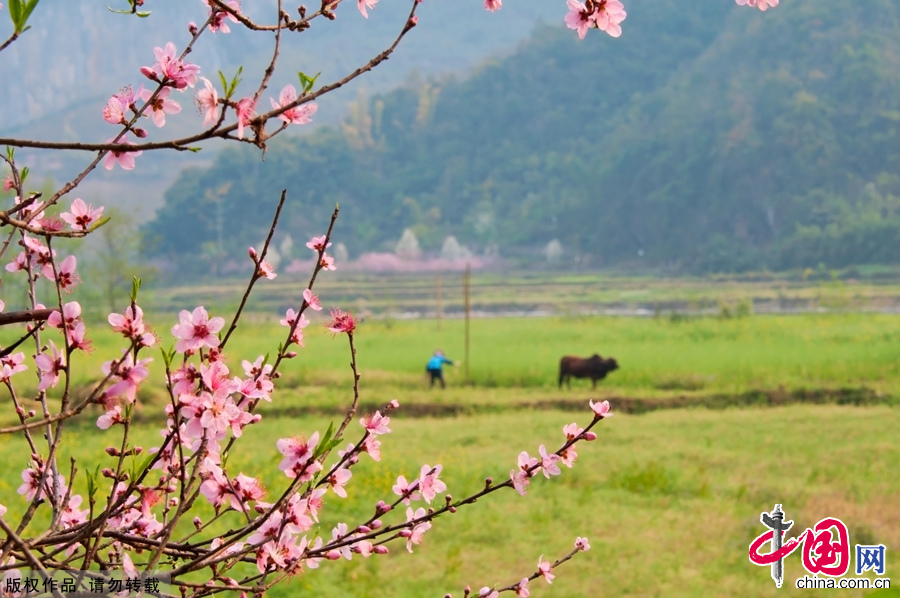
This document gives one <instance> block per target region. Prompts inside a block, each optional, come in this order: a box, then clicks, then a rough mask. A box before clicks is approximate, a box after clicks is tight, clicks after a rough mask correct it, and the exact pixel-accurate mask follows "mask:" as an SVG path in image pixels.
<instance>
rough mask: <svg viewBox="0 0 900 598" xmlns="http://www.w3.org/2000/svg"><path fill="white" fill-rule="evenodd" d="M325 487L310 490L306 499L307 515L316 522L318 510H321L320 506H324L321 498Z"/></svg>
mask: <svg viewBox="0 0 900 598" xmlns="http://www.w3.org/2000/svg"><path fill="white" fill-rule="evenodd" d="M325 492H326V490H325V488H316V489H315V490H313V491H312V494H310V495H309V498H308V499H307V506H308V507H309V515H310V517H312V518H313V519H315V520H316V522H317V523H318V521H319V511H321V510H322V507H324V506H325V502H324V501H323V500H322V498H323V497H324V496H325Z"/></svg>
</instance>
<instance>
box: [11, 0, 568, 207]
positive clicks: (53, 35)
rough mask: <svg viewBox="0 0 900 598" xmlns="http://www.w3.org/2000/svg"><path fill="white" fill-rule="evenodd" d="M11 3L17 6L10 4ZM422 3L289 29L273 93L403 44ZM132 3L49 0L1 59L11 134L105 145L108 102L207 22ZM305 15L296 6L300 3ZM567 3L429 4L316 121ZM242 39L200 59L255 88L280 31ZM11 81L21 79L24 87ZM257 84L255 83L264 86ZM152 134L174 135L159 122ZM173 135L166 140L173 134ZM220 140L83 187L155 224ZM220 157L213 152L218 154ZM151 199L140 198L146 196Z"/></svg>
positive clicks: (208, 39) (491, 50)
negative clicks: (134, 7)
mask: <svg viewBox="0 0 900 598" xmlns="http://www.w3.org/2000/svg"><path fill="white" fill-rule="evenodd" d="M4 4H5V3H4ZM410 5H411V4H410V2H408V1H406V0H404V1H400V0H381V2H379V4H378V5H377V7H376V8H375V9H374V10H370V11H369V18H368V19H365V18H363V17H362V15H361V14H360V13H359V11H358V10H357V9H356V2H345V3H344V4H342V5H341V6H340V7H339V8H338V10H337V11H336V14H337V20H335V21H333V22H330V21H327V20H325V19H317V20H315V21H314V22H313V27H312V28H310V29H309V30H307V31H305V32H303V33H300V34H296V33H295V34H286V35H285V39H284V42H283V44H282V47H281V59H280V64H281V68H282V69H283V70H280V71H279V72H278V73H276V75H275V77H274V79H273V81H272V83H271V87H270V89H271V90H272V94H273V95H277V93H278V90H280V89H281V87H282V86H283V85H285V84H286V83H288V82H294V81H295V80H296V72H297V71H298V70H303V71H304V72H307V73H310V74H314V73H317V72H321V73H322V75H321V78H320V82H329V81H331V80H335V79H338V78H340V77H343V76H344V75H346V74H347V73H349V72H350V71H352V70H353V69H355V68H357V67H358V66H360V65H361V64H363V63H364V62H365V61H367V60H368V59H369V58H371V57H372V56H374V55H375V54H377V53H378V52H380V51H381V50H383V49H384V48H385V47H387V45H389V43H390V42H391V41H392V40H393V39H394V37H396V35H397V33H398V32H399V31H400V29H401V28H402V26H403V24H404V23H405V20H406V15H407V14H408V12H409V7H410ZM107 6H109V7H112V8H122V7H126V6H127V3H126V2H125V0H106V1H100V2H94V1H87V0H41V2H40V3H39V4H38V6H37V8H36V9H35V12H34V14H33V16H32V18H31V24H32V28H31V29H30V30H28V31H27V32H25V33H24V34H23V35H22V36H21V37H20V38H19V39H18V40H17V41H16V42H15V43H14V44H12V45H11V46H10V47H9V48H7V49H6V50H4V51H3V53H2V55H0V80H2V81H5V82H8V83H9V84H7V85H3V86H0V114H2V115H3V118H2V119H0V135H3V136H18V137H30V138H36V139H43V140H79V141H103V140H105V139H107V138H108V137H109V136H110V134H111V132H112V130H113V128H112V127H111V126H110V125H109V124H107V123H106V122H105V121H103V119H102V109H103V106H104V105H105V103H106V100H107V98H108V97H109V96H110V95H112V94H113V93H115V92H116V91H117V90H119V89H120V88H121V87H123V86H125V85H132V86H137V85H138V84H139V83H141V82H142V81H143V80H144V79H143V78H142V76H141V75H140V73H139V69H140V67H141V66H144V65H149V64H152V63H153V61H154V58H153V48H154V46H163V45H165V44H166V42H169V41H173V42H175V43H176V44H184V43H186V42H187V41H188V39H189V37H188V31H187V26H188V23H189V22H191V21H194V22H197V23H200V22H202V21H203V20H204V19H205V18H206V15H207V7H206V5H205V4H204V3H203V2H202V1H201V0H148V1H147V2H146V4H145V6H144V8H147V9H149V10H150V11H151V13H152V14H151V16H150V17H149V18H146V19H139V18H136V17H133V16H126V15H121V14H115V13H112V12H111V11H110V10H108V8H107ZM276 6H277V3H276V2H275V0H252V1H245V2H243V9H244V10H245V11H246V12H247V14H249V15H251V16H252V17H254V18H255V19H258V20H260V21H262V22H271V21H272V20H273V19H272V16H271V15H272V14H274V11H275V8H276ZM7 8H8V7H4V9H2V10H0V39H6V38H7V36H8V35H9V34H10V33H11V24H10V21H9V18H8V15H7V14H5V13H6V12H7ZM292 10H293V8H292ZM564 13H565V7H564V6H562V5H560V4H559V3H556V2H546V1H545V0H517V1H516V2H515V3H513V5H512V6H508V7H504V10H503V11H501V12H498V13H494V14H491V13H485V12H484V9H483V8H482V6H481V2H478V1H474V0H473V1H470V2H458V1H455V0H453V1H451V0H429V2H426V3H423V4H422V5H421V6H420V7H419V9H418V14H419V15H420V16H419V18H420V23H421V25H420V27H419V28H418V29H416V30H414V31H412V32H410V34H409V35H408V36H407V39H406V40H405V41H404V43H403V44H402V45H401V46H400V47H399V48H398V50H397V51H396V52H395V54H394V55H393V56H392V57H391V59H390V60H389V61H388V62H387V63H385V64H384V65H382V66H381V67H380V68H377V69H375V70H374V71H372V72H371V73H368V74H366V75H365V76H364V77H362V78H361V79H360V80H358V81H357V82H354V83H353V84H351V85H348V86H347V87H345V88H344V89H341V90H338V91H337V92H336V93H333V94H330V95H329V96H328V97H327V98H323V100H322V101H321V102H320V110H319V112H318V114H317V115H316V124H317V125H318V124H321V123H332V124H336V123H338V122H339V121H340V119H341V118H343V117H344V116H345V115H346V113H347V105H348V103H349V102H351V101H353V100H354V99H355V98H356V96H357V93H358V92H359V90H360V89H367V90H370V91H372V90H386V89H390V88H392V87H395V86H396V85H399V84H400V83H401V82H403V81H404V80H406V79H407V78H408V77H410V76H411V73H416V72H418V73H422V74H424V75H425V76H427V75H429V74H431V73H438V72H440V73H444V72H450V71H456V72H460V73H462V72H465V71H466V70H467V69H469V68H471V67H472V66H473V65H475V64H477V63H479V62H480V61H482V60H484V59H485V58H486V57H489V56H495V55H497V54H504V53H508V52H509V51H511V50H512V49H513V48H514V47H515V45H516V44H517V43H518V42H519V41H520V40H522V39H524V38H525V37H527V35H528V34H529V33H530V32H531V30H532V29H533V28H534V26H535V24H536V23H538V22H539V21H541V20H542V19H546V20H553V21H558V20H560V19H561V18H562V15H563V14H564ZM231 29H232V33H230V34H227V35H226V34H215V35H205V36H204V37H203V38H201V40H200V41H199V42H198V44H197V45H196V47H195V49H194V51H193V52H192V53H191V55H190V60H191V61H194V62H196V63H197V64H199V65H201V67H202V69H203V70H202V74H205V75H206V76H207V77H209V78H210V79H212V80H216V79H217V75H216V72H217V71H218V70H222V71H224V72H225V73H228V74H233V73H234V72H235V71H236V70H237V68H238V66H243V67H244V80H245V84H244V86H243V88H242V89H244V90H246V91H248V92H249V90H250V89H251V87H250V86H251V85H253V86H255V85H256V84H257V82H258V76H257V73H261V72H262V70H263V69H264V67H265V65H266V64H267V62H268V60H269V59H270V57H271V52H272V42H273V39H272V36H271V35H268V34H250V33H248V32H246V31H245V30H244V29H243V28H242V27H239V26H237V25H232V27H231ZM11 82H15V83H14V84H12V83H11ZM254 89H255V87H254ZM176 99H177V100H178V101H180V102H181V104H182V106H183V108H184V111H183V112H182V114H180V115H177V116H174V117H170V118H169V120H170V122H173V123H174V125H175V126H176V127H178V128H179V130H181V131H186V130H187V131H193V130H196V128H197V127H198V126H199V124H200V119H199V118H197V113H196V111H195V110H194V107H193V103H192V94H191V93H186V94H184V95H181V96H179V97H177V98H176ZM266 101H268V100H266ZM149 128H150V129H151V130H150V134H151V138H152V139H161V138H163V137H162V136H161V135H160V134H158V133H157V132H156V131H155V130H153V129H154V128H153V127H149ZM173 128H174V127H171V128H170V129H168V130H164V133H165V134H171V133H170V131H171V130H172V129H173ZM219 147H221V146H220V145H217V144H215V143H212V144H209V145H208V146H207V147H206V148H205V149H206V150H207V151H205V152H202V153H201V154H199V155H190V156H185V155H183V154H180V155H174V154H172V153H171V152H160V153H157V154H153V155H151V154H145V155H144V156H142V157H141V160H140V165H139V167H138V171H136V172H135V173H131V174H128V175H126V176H122V173H120V172H113V173H106V172H99V173H97V174H96V176H92V177H91V178H90V179H88V182H87V184H86V185H85V186H84V187H82V188H81V189H80V192H81V193H84V194H85V195H86V196H94V197H96V198H97V199H98V200H100V201H104V202H106V201H119V202H121V204H120V205H124V206H125V207H126V208H127V209H129V210H132V209H138V210H142V212H143V216H144V217H149V216H150V215H151V214H152V211H153V209H155V207H156V206H157V205H158V204H159V203H161V201H162V191H163V188H164V187H163V188H159V185H160V183H162V184H163V185H164V186H168V184H170V183H171V180H172V178H173V176H174V173H177V171H178V170H179V169H180V168H181V167H183V166H184V165H185V164H194V165H208V164H209V163H210V161H211V160H212V158H213V155H214V154H215V152H216V151H217V149H218V148H219ZM210 154H212V155H210ZM19 156H20V159H21V160H23V161H24V162H23V163H27V164H29V165H30V166H31V167H32V169H33V176H34V177H39V178H44V177H54V178H56V179H57V180H59V179H61V178H65V177H68V176H71V175H72V174H74V173H75V172H77V171H78V169H80V168H82V167H83V166H84V165H85V164H86V163H87V162H88V161H89V160H90V156H88V155H85V154H83V153H79V152H70V153H60V152H49V153H47V152H36V151H22V152H20V153H19ZM135 179H138V180H139V181H140V184H139V185H138V186H139V187H140V188H141V190H142V192H141V193H140V194H134V193H133V192H131V193H129V192H128V191H127V190H128V186H129V182H130V181H134V180H135ZM137 195H139V196H140V197H138V196H137Z"/></svg>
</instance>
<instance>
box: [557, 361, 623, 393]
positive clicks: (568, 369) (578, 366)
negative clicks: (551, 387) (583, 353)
mask: <svg viewBox="0 0 900 598" xmlns="http://www.w3.org/2000/svg"><path fill="white" fill-rule="evenodd" d="M617 369H619V364H618V363H616V360H615V359H614V358H613V357H610V358H608V359H603V358H602V357H600V356H599V355H597V354H596V353H594V354H593V355H591V356H590V357H574V356H572V355H567V356H565V357H563V358H562V359H560V360H559V387H560V388H562V385H563V381H565V383H566V387H569V388H571V386H572V385H571V378H572V377H573V376H574V377H575V378H590V379H591V382H593V386H592V387H591V388H597V380H603V379H604V378H606V375H607V374H608V373H610V372H611V371H613V370H617Z"/></svg>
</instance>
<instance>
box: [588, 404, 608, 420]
mask: <svg viewBox="0 0 900 598" xmlns="http://www.w3.org/2000/svg"><path fill="white" fill-rule="evenodd" d="M588 405H590V406H591V409H593V411H594V417H595V418H596V419H603V418H605V417H612V416H613V414H612V413H610V412H609V401H603V402H600V403H594V401H588Z"/></svg>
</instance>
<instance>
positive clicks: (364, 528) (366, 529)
mask: <svg viewBox="0 0 900 598" xmlns="http://www.w3.org/2000/svg"><path fill="white" fill-rule="evenodd" d="M356 531H357V532H359V533H361V534H368V533H370V532H371V531H372V528H371V527H369V526H367V525H360V526H359V527H358V528H356Z"/></svg>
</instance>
